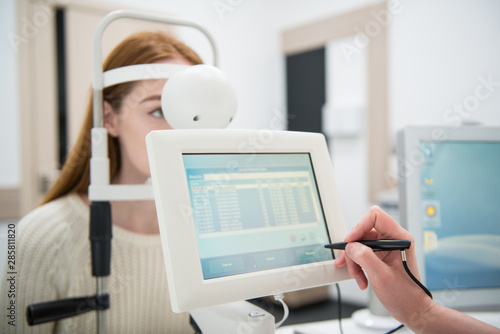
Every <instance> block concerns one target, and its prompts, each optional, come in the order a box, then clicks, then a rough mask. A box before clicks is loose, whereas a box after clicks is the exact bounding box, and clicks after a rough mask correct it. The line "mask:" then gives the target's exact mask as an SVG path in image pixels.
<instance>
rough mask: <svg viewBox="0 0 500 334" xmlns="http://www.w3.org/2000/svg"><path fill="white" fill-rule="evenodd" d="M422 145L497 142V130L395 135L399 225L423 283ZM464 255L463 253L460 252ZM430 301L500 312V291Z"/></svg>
mask: <svg viewBox="0 0 500 334" xmlns="http://www.w3.org/2000/svg"><path fill="white" fill-rule="evenodd" d="M422 141H426V142H436V143H438V142H498V143H500V127H489V126H462V127H447V126H409V127H406V128H404V129H402V130H400V131H399V132H398V140H397V155H398V181H399V210H400V219H401V225H402V226H403V227H404V228H406V229H407V230H408V231H409V232H410V233H411V234H412V235H413V237H414V238H415V245H416V247H415V249H416V256H417V261H418V268H419V273H420V277H421V279H422V282H423V283H424V284H425V283H426V272H425V257H424V250H423V247H422V246H421V245H423V229H422V223H421V191H420V189H421V185H420V182H421V181H420V175H421V174H420V166H421V164H422V159H423V152H421V150H420V146H419V145H420V143H421V142H422ZM464 251H466V249H464ZM431 292H432V293H433V295H434V299H435V300H436V301H437V302H438V303H439V304H442V305H445V306H447V307H450V308H453V309H457V310H461V311H492V310H493V311H497V310H500V287H497V288H478V289H470V288H469V289H459V288H453V287H451V288H450V289H447V290H432V291H431Z"/></svg>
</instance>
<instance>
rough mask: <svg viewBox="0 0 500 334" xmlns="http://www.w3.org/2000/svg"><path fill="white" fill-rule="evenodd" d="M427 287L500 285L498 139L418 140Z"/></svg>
mask: <svg viewBox="0 0 500 334" xmlns="http://www.w3.org/2000/svg"><path fill="white" fill-rule="evenodd" d="M420 149H421V151H422V152H423V156H424V159H423V163H422V165H421V168H420V171H421V174H420V185H421V198H422V202H421V210H422V211H421V219H422V228H423V231H422V232H423V242H424V245H422V246H423V247H424V250H425V253H424V254H425V275H426V285H427V287H428V288H429V289H431V290H445V289H463V288H489V287H499V286H500V143H499V142H470V141H469V142H431V141H422V142H420Z"/></svg>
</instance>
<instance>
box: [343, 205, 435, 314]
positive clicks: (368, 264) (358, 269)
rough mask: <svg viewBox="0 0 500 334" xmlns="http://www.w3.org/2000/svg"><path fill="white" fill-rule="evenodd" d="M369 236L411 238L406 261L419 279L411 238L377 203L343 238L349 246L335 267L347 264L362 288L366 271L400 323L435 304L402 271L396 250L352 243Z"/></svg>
mask: <svg viewBox="0 0 500 334" xmlns="http://www.w3.org/2000/svg"><path fill="white" fill-rule="evenodd" d="M371 239H407V240H410V241H411V247H410V249H408V250H406V256H407V264H408V267H409V268H410V271H411V272H412V273H413V275H414V276H415V277H416V278H417V279H419V280H420V276H419V274H418V268H417V262H416V256H415V242H414V238H413V237H412V235H411V234H410V233H409V232H408V231H406V230H405V229H403V228H402V227H401V226H400V225H399V224H398V223H396V222H395V221H394V219H392V218H391V217H390V216H389V215H388V214H387V213H386V212H384V211H383V210H382V209H380V208H379V207H377V206H374V207H372V208H370V210H369V211H368V212H367V213H366V214H365V215H364V216H363V218H361V220H360V221H359V222H358V224H356V225H355V226H354V228H353V229H352V231H351V232H350V233H349V234H348V235H347V236H346V237H345V239H344V241H346V242H348V245H347V246H346V250H345V252H341V253H340V255H339V257H338V258H337V259H336V260H335V266H336V267H341V266H343V265H345V264H347V268H348V270H349V274H350V275H351V277H354V278H355V280H356V282H357V284H358V286H359V287H360V288H361V289H362V290H364V289H366V288H367V286H368V279H367V277H366V276H365V272H366V274H367V275H368V278H369V279H370V283H371V286H372V289H373V291H374V293H375V294H376V295H377V297H378V299H379V300H380V301H381V303H382V304H383V305H384V307H385V308H386V310H387V312H389V314H390V315H391V316H393V317H394V318H395V319H398V320H399V321H401V322H403V323H405V322H407V321H408V319H409V318H410V317H414V316H416V315H417V314H422V312H423V313H425V312H427V311H428V310H429V308H431V307H433V306H434V305H435V304H434V303H433V302H432V299H431V298H429V296H427V294H426V293H425V292H424V291H423V290H421V289H420V287H418V286H417V285H416V284H415V282H413V280H412V279H411V278H410V277H409V276H408V274H407V273H406V271H405V270H404V267H403V264H402V260H401V253H400V252H399V251H379V252H373V250H372V249H371V248H369V247H367V246H364V245H362V244H360V243H356V242H355V241H356V240H371ZM362 268H363V269H364V272H363V270H362Z"/></svg>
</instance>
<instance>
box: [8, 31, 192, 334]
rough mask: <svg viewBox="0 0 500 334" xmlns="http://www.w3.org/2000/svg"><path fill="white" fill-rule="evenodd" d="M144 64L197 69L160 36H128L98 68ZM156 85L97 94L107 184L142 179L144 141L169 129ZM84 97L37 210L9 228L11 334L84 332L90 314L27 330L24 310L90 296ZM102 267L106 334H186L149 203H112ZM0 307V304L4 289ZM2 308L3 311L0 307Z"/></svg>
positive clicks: (188, 53)
mask: <svg viewBox="0 0 500 334" xmlns="http://www.w3.org/2000/svg"><path fill="white" fill-rule="evenodd" d="M147 63H176V64H187V65H194V64H199V63H201V59H200V58H199V57H198V55H197V54H196V53H195V52H194V51H192V50H191V49H190V48H188V47H187V46H186V45H184V44H182V43H181V42H179V41H178V40H176V39H175V38H173V37H172V36H169V35H167V34H165V33H160V32H142V33H138V34H135V35H133V36H131V37H129V38H127V39H126V40H124V41H123V42H122V43H121V44H119V45H118V46H117V47H116V48H115V49H114V50H113V51H112V52H111V54H110V55H109V56H108V58H107V59H106V61H105V63H104V65H103V69H104V71H107V70H111V69H113V68H118V67H122V66H126V65H134V64H147ZM165 82H166V80H162V79H152V80H143V81H136V82H129V83H123V84H118V85H115V86H111V87H108V88H106V89H105V90H104V92H103V96H104V123H105V127H106V128H107V130H108V134H109V138H108V140H109V156H110V165H111V168H110V180H111V182H112V183H113V184H141V183H144V182H146V180H147V179H148V177H149V176H150V172H149V164H148V159H147V152H146V143H145V136H146V134H148V133H149V132H150V131H152V130H158V129H169V128H171V127H170V126H169V124H168V123H167V121H166V120H165V119H164V118H163V114H162V110H161V103H160V96H161V92H162V88H163V85H164V84H165ZM91 128H92V99H90V102H89V105H88V108H87V115H86V118H85V121H84V124H83V127H82V129H81V132H80V135H79V138H78V140H77V143H76V144H75V146H74V148H73V149H72V151H71V153H70V155H69V157H68V159H67V162H66V163H65V165H64V167H63V169H62V171H61V174H60V176H59V178H58V180H57V181H56V183H55V184H54V186H53V187H52V189H51V190H50V191H49V193H48V194H47V195H46V197H45V199H44V200H43V203H42V205H41V206H40V207H38V208H37V209H35V210H34V211H33V212H31V213H29V214H28V215H27V216H26V217H24V218H23V219H22V220H21V221H20V223H19V225H18V236H17V238H18V244H17V246H18V258H17V268H16V269H17V288H16V290H17V294H16V297H17V303H16V323H15V325H16V326H15V327H14V326H11V325H8V324H7V323H6V321H4V320H5V319H4V320H2V321H1V323H2V325H1V326H2V327H3V328H2V330H0V331H1V332H3V333H5V332H17V333H20V332H23V333H52V332H56V333H77V332H78V333H92V332H95V330H96V315H95V312H89V313H85V314H82V315H79V316H76V317H72V318H68V319H64V320H60V321H57V322H55V323H54V322H53V323H47V324H42V325H36V326H33V327H28V326H27V323H26V319H25V310H26V307H27V306H28V305H30V304H34V303H40V302H45V301H53V300H57V299H64V298H69V297H81V296H90V295H94V294H95V292H96V291H95V289H96V284H95V278H93V277H92V275H91V260H90V243H89V200H88V197H87V190H88V186H89V159H90V154H91V152H90V148H91V144H90V130H91ZM111 210H112V223H113V239H112V260H111V275H110V276H109V277H108V280H107V291H108V292H109V295H110V305H111V306H110V309H108V310H107V311H106V314H107V316H106V318H107V321H106V322H107V323H106V325H107V330H106V332H107V333H160V332H161V333H176V334H177V333H192V332H193V330H192V329H191V327H190V324H189V315H188V314H174V313H173V312H172V310H171V307H170V299H169V293H168V288H167V281H166V277H165V268H164V262H163V255H162V250H161V242H160V237H159V231H158V223H157V219H156V211H155V205H154V201H127V202H112V203H111ZM3 286H4V288H3V289H2V297H1V298H2V302H1V303H3V304H4V305H5V303H6V302H8V301H9V299H8V298H7V293H8V291H7V289H8V287H7V286H6V284H4V285H3ZM7 306H8V305H6V306H5V307H7ZM3 309H4V310H5V308H3Z"/></svg>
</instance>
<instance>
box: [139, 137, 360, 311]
mask: <svg viewBox="0 0 500 334" xmlns="http://www.w3.org/2000/svg"><path fill="white" fill-rule="evenodd" d="M146 142H147V148H148V158H149V165H150V169H151V181H152V185H153V191H154V197H155V204H156V211H157V214H158V225H159V229H160V237H161V242H162V248H163V254H164V259H165V270H166V277H167V280H168V287H169V292H170V298H171V305H172V310H174V312H185V311H192V310H196V309H200V308H204V307H211V306H215V305H222V304H229V303H233V302H238V301H243V300H247V299H252V298H257V297H263V296H272V295H277V294H281V293H284V292H289V291H297V290H302V289H307V288H312V287H317V286H322V285H327V284H331V283H334V282H339V281H342V280H346V279H350V276H349V273H348V271H347V268H346V267H345V266H344V267H342V268H336V267H335V266H334V264H333V262H334V254H335V252H332V251H331V250H329V249H325V248H324V245H325V244H327V243H331V242H339V241H342V240H343V239H344V237H345V235H346V234H347V228H346V225H345V222H344V218H343V216H342V208H341V206H340V200H339V196H338V193H337V191H336V185H335V179H334V175H333V169H332V165H331V159H330V156H329V152H328V147H327V145H326V140H325V138H324V136H323V135H321V134H318V133H306V132H293V131H272V132H263V131H262V130H227V129H226V130H217V129H212V130H200V129H197V130H162V131H153V132H151V133H150V134H148V136H147V137H146Z"/></svg>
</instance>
